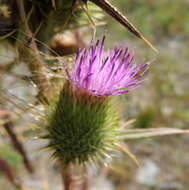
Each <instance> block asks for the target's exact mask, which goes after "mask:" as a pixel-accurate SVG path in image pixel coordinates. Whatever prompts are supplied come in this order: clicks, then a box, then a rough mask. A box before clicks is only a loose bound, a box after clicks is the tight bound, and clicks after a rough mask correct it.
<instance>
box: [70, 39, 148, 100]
mask: <svg viewBox="0 0 189 190" xmlns="http://www.w3.org/2000/svg"><path fill="white" fill-rule="evenodd" d="M104 39H105V38H103V39H102V41H101V42H100V41H99V40H98V41H97V42H96V44H94V45H91V46H90V47H89V48H84V49H83V50H81V51H78V52H77V56H76V60H75V62H74V66H73V69H72V71H71V73H70V72H68V71H67V74H68V77H69V79H70V81H71V83H72V85H73V86H74V87H75V88H76V89H84V90H86V91H87V92H88V93H90V94H92V95H95V96H111V95H117V94H123V93H126V92H129V91H131V90H133V89H135V88H136V87H138V86H140V83H141V82H142V81H143V80H142V79H141V77H142V76H143V75H144V73H145V72H146V71H147V69H148V64H147V63H145V64H140V65H136V64H134V63H133V60H134V59H133V58H134V56H133V55H132V54H131V53H129V51H128V48H126V49H125V50H124V49H122V48H114V49H113V50H108V51H107V52H104Z"/></svg>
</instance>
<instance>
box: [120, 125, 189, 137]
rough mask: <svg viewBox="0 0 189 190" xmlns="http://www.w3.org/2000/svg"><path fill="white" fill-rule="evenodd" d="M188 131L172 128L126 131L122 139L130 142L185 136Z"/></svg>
mask: <svg viewBox="0 0 189 190" xmlns="http://www.w3.org/2000/svg"><path fill="white" fill-rule="evenodd" d="M186 133H189V130H183V129H173V128H157V129H152V128H151V129H128V130H126V131H125V134H124V135H122V137H121V138H122V139H125V140H132V139H140V138H147V137H155V136H163V135H174V134H186Z"/></svg>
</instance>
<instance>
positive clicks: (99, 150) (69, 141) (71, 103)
mask: <svg viewBox="0 0 189 190" xmlns="http://www.w3.org/2000/svg"><path fill="white" fill-rule="evenodd" d="M112 102H113V101H112V100H111V98H110V97H97V96H94V95H90V94H88V93H87V92H85V91H83V90H82V89H73V87H72V85H71V84H70V83H69V82H66V83H65V85H64V87H63V89H62V90H61V91H60V93H59V95H58V96H57V98H56V101H53V102H51V104H50V106H49V110H50V112H49V114H48V117H47V120H48V125H47V127H46V129H47V135H46V137H47V138H48V139H49V145H48V147H49V148H51V149H52V150H53V151H54V153H53V156H54V157H55V158H56V159H57V160H58V161H59V162H61V163H63V164H64V165H65V166H67V165H68V164H69V163H79V164H80V163H84V162H86V161H89V160H90V159H91V160H93V159H96V158H99V157H101V158H102V156H104V155H105V154H106V153H108V151H109V150H112V149H113V147H114V144H115V143H116V142H117V141H118V136H119V135H118V117H117V114H116V110H115V106H114V105H113V103H112Z"/></svg>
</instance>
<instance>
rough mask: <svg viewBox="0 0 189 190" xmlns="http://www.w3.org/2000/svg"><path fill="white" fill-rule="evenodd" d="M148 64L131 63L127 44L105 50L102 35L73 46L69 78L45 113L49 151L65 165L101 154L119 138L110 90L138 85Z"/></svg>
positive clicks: (87, 159)
mask: <svg viewBox="0 0 189 190" xmlns="http://www.w3.org/2000/svg"><path fill="white" fill-rule="evenodd" d="M147 68H148V64H142V65H135V64H134V63H133V55H131V54H130V53H129V52H128V48H126V49H125V50H124V51H123V49H119V48H115V49H114V50H109V51H107V53H105V52H104V38H103V39H102V41H97V42H96V44H93V45H91V46H90V47H89V48H84V49H83V50H81V51H78V53H77V56H76V59H75V62H74V64H73V68H72V70H71V71H68V69H66V72H67V76H68V79H67V81H66V82H65V84H64V86H63V88H62V90H61V91H60V93H59V94H58V96H57V98H56V101H53V102H52V103H51V104H50V106H49V109H50V112H49V114H48V118H47V120H48V125H47V127H46V129H47V135H46V138H48V139H49V146H48V147H50V148H51V149H52V150H53V151H54V153H53V155H54V157H55V158H56V159H57V160H58V161H59V162H61V163H62V164H64V165H65V166H68V165H69V164H70V163H85V162H86V161H90V160H94V159H96V158H98V159H100V160H102V159H103V158H104V157H105V156H106V155H108V153H109V152H112V150H114V149H115V146H116V143H117V142H118V141H119V135H120V130H119V127H118V126H119V114H118V112H117V110H118V109H117V108H116V106H115V104H114V102H113V99H112V96H113V95H117V94H123V93H126V92H129V91H131V90H133V89H135V88H136V87H138V86H139V85H140V83H141V82H142V81H143V79H141V77H142V76H143V75H144V73H145V72H146V70H147Z"/></svg>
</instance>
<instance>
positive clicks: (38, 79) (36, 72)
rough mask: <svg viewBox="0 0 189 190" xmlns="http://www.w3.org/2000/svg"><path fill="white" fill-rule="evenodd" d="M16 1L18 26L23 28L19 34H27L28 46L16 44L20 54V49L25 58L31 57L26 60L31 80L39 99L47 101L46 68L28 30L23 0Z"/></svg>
mask: <svg viewBox="0 0 189 190" xmlns="http://www.w3.org/2000/svg"><path fill="white" fill-rule="evenodd" d="M16 2H17V6H18V11H19V15H20V19H21V22H20V27H21V28H23V30H22V31H21V32H20V35H21V36H22V35H23V34H26V36H27V39H26V41H27V42H28V41H29V48H23V45H22V46H21V47H19V46H18V47H19V48H18V51H19V55H21V54H22V51H25V52H24V53H25V54H26V55H25V58H26V60H27V59H28V58H29V59H31V61H28V60H27V63H28V67H29V69H30V71H31V72H32V74H33V80H34V82H35V83H36V85H37V87H38V89H39V99H40V100H42V101H45V102H48V99H47V97H49V95H50V93H51V91H50V90H49V89H50V87H51V84H50V81H49V78H48V77H47V75H46V74H45V73H46V71H47V68H46V67H45V66H44V65H43V59H42V57H41V56H40V55H39V50H38V47H37V44H36V42H35V40H34V35H33V33H32V31H31V30H30V27H29V24H28V22H27V20H28V19H27V16H26V13H25V8H24V1H23V0H16ZM20 52H21V53H20Z"/></svg>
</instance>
